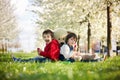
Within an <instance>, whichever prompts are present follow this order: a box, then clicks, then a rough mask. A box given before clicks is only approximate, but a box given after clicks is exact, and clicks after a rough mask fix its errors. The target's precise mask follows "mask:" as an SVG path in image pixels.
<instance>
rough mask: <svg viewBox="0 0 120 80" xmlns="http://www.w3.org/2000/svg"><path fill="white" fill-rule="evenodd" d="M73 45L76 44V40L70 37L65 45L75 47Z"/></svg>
mask: <svg viewBox="0 0 120 80" xmlns="http://www.w3.org/2000/svg"><path fill="white" fill-rule="evenodd" d="M75 43H76V39H75V38H73V37H71V38H69V39H68V42H67V44H68V45H69V46H73V45H75Z"/></svg>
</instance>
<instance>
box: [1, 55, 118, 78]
mask: <svg viewBox="0 0 120 80" xmlns="http://www.w3.org/2000/svg"><path fill="white" fill-rule="evenodd" d="M14 55H15V56H17V57H22V58H29V57H34V56H36V53H31V54H23V53H19V54H14ZM0 80H120V56H116V57H113V58H108V59H107V60H106V61H104V62H102V61H101V62H74V63H70V62H65V61H64V62H60V61H59V62H45V63H34V62H27V63H20V62H13V61H12V59H11V57H10V54H0Z"/></svg>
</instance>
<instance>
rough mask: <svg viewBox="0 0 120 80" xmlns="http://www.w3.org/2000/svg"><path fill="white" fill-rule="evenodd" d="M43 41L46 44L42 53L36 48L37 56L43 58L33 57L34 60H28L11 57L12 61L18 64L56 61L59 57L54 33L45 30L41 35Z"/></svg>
mask: <svg viewBox="0 0 120 80" xmlns="http://www.w3.org/2000/svg"><path fill="white" fill-rule="evenodd" d="M42 36H43V39H44V41H45V42H46V46H45V48H44V51H42V50H41V49H40V48H37V52H38V55H40V56H43V57H44V58H41V57H35V58H29V59H20V58H15V57H13V60H14V61H18V62H33V61H35V62H45V61H46V60H50V61H58V60H59V55H60V45H59V43H58V41H57V40H56V39H54V33H53V32H52V31H51V30H49V29H47V30H45V31H44V32H43V34H42Z"/></svg>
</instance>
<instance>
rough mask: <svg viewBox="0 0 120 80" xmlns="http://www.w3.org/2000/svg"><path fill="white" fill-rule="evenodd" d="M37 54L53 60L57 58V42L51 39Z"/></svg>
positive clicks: (58, 46) (58, 53)
mask: <svg viewBox="0 0 120 80" xmlns="http://www.w3.org/2000/svg"><path fill="white" fill-rule="evenodd" d="M39 55H41V56H44V57H46V58H49V59H51V60H53V61H57V60H59V55H60V45H59V42H58V41H57V40H55V39H53V40H52V41H51V42H50V43H49V44H46V46H45V48H44V51H42V52H40V53H39Z"/></svg>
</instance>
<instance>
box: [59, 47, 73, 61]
mask: <svg viewBox="0 0 120 80" xmlns="http://www.w3.org/2000/svg"><path fill="white" fill-rule="evenodd" d="M60 53H61V54H62V55H63V56H64V57H65V58H66V59H69V58H70V57H71V56H72V53H73V51H70V48H69V46H68V45H63V46H62V47H61V49H60Z"/></svg>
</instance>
